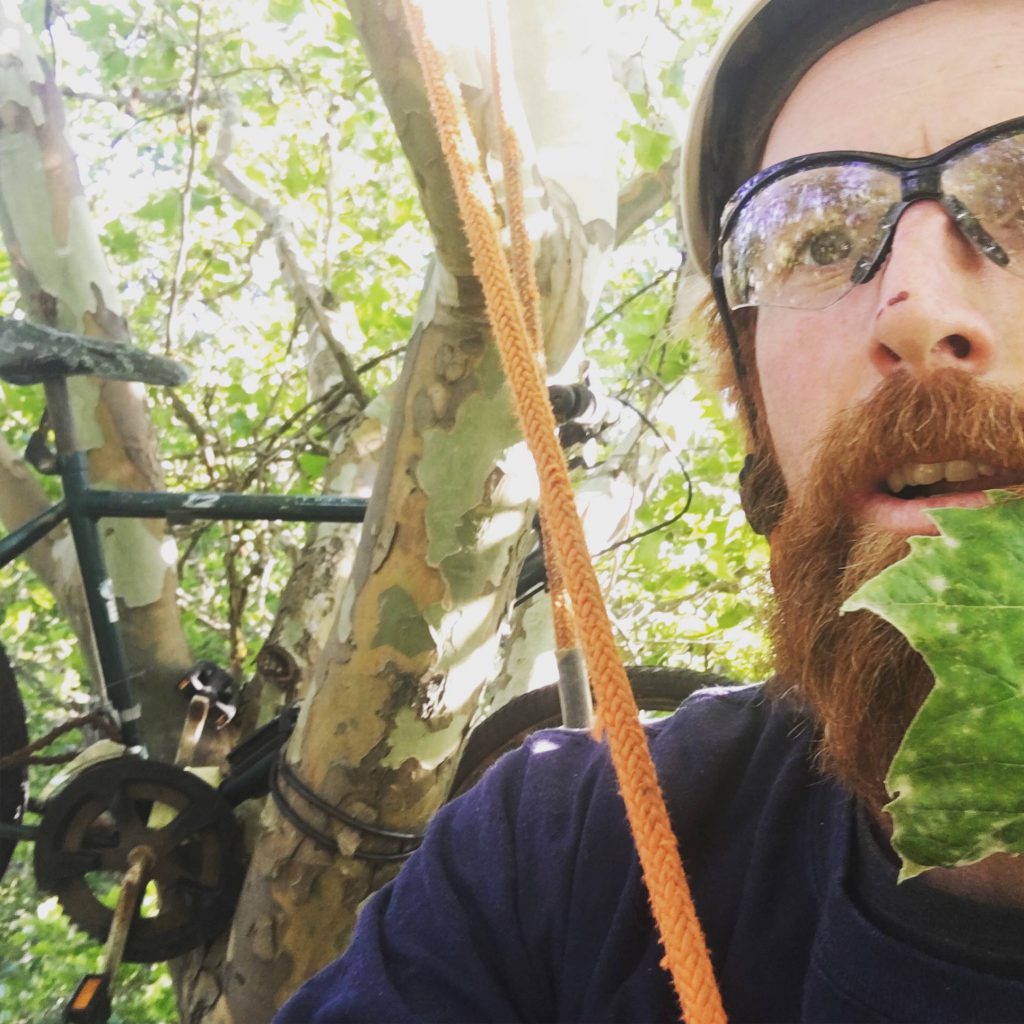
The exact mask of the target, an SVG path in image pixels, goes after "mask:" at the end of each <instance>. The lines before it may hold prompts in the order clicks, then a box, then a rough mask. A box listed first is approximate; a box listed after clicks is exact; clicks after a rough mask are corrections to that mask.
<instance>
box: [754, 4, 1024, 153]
mask: <svg viewBox="0 0 1024 1024" xmlns="http://www.w3.org/2000/svg"><path fill="white" fill-rule="evenodd" d="M1022 48H1024V0H934V2H932V3H926V4H925V5H923V6H921V7H913V8H911V9H909V10H907V11H904V12H903V13H902V14H898V15H896V16H895V17H892V18H888V19H886V20H885V21H881V22H879V23H878V24H876V25H873V26H872V27H871V28H868V29H866V30H865V31H863V32H861V33H859V34H858V35H855V36H853V37H852V38H850V39H848V40H846V41H845V42H843V43H841V44H840V45H839V46H837V47H836V48H835V49H834V50H832V51H830V52H829V53H827V54H826V55H825V56H824V57H823V58H822V59H821V60H820V61H818V63H817V64H815V65H814V66H813V67H812V68H811V70H810V71H808V72H807V74H806V75H805V76H804V77H803V78H802V79H801V80H800V82H799V83H798V85H797V87H796V88H795V89H794V91H793V92H792V94H791V95H790V97H789V98H788V99H787V100H786V103H785V104H784V105H783V107H782V110H781V111H780V112H779V116H778V117H777V118H776V120H775V124H774V126H773V128H772V131H771V134H770V135H769V138H768V144H767V146H766V149H765V154H764V159H763V161H762V166H768V165H769V164H773V163H776V162H777V161H779V160H784V159H787V158H789V157H793V156H800V155H801V154H804V153H815V152H820V151H822V150H829V149H865V150H873V151H876V152H881V153H889V154H892V155H894V156H924V155H926V154H928V153H932V152H934V151H935V150H937V149H941V148H942V147H943V146H945V145H948V144H949V143H950V142H955V141H956V140H957V139H959V138H962V137H963V136H965V135H969V134H970V133H971V132H974V131H978V130H979V129H981V128H985V127H987V126H988V125H991V124H996V123H998V122H999V121H1005V120H1008V119H1009V118H1012V117H1019V116H1022V115H1024V61H1022V60H1021V57H1020V54H1021V51H1022Z"/></svg>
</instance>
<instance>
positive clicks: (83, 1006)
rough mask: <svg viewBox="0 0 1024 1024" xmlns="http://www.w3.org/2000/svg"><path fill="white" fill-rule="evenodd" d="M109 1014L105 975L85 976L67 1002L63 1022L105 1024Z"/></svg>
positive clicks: (108, 995) (107, 981) (107, 985)
mask: <svg viewBox="0 0 1024 1024" xmlns="http://www.w3.org/2000/svg"><path fill="white" fill-rule="evenodd" d="M110 1012H111V1002H110V979H109V978H108V977H107V976H106V975H105V974H87V975H86V976H85V977H84V978H82V980H81V981H80V982H79V983H78V987H77V988H76V989H75V991H74V994H73V995H72V996H71V998H70V999H69V1000H68V1001H67V1004H66V1005H65V1007H64V1020H65V1021H67V1022H69V1024H106V1022H107V1021H108V1020H110Z"/></svg>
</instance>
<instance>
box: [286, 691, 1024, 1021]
mask: <svg viewBox="0 0 1024 1024" xmlns="http://www.w3.org/2000/svg"><path fill="white" fill-rule="evenodd" d="M812 739H813V735H812V730H811V727H810V726H809V724H808V723H807V721H806V720H805V719H803V718H801V717H800V716H799V715H797V714H796V713H794V712H793V711H792V710H790V709H788V708H786V707H784V706H780V705H777V704H774V703H769V702H767V701H766V700H765V699H764V698H763V697H762V695H761V692H760V690H759V688H757V687H738V688H730V689H715V690H707V691H702V692H700V693H698V694H696V695H694V696H693V697H691V698H690V699H689V700H688V701H687V702H686V703H685V704H684V705H683V706H682V708H681V709H680V710H679V711H678V712H676V714H675V715H673V716H672V717H671V718H670V719H667V720H666V721H664V722H662V723H659V724H658V725H656V726H654V727H653V729H652V730H651V746H652V751H653V754H654V758H655V763H656V765H657V768H658V774H659V777H660V779H661V782H662V786H663V788H664V790H665V792H666V799H667V801H668V806H669V812H670V814H671V816H672V822H673V826H674V828H675V832H676V836H677V837H678V839H679V843H680V848H681V851H682V856H683V862H684V864H685V866H686V870H687V874H688V876H689V878H690V883H691V887H692V890H693V894H694V900H695V902H696V905H697V911H698V914H699V916H700V919H701V922H702V924H703V927H704V931H705V935H706V938H707V942H708V946H709V948H710V950H711V956H712V960H713V963H714V968H715V974H716V977H717V979H718V983H719V988H720V990H721V993H722V998H723V1001H724V1003H725V1010H726V1013H727V1015H728V1017H729V1020H730V1021H732V1022H734V1024H737V1022H741V1021H764V1022H767V1021H783V1022H794V1021H808V1022H817V1024H824V1022H865V1021H900V1022H916V1021H950V1022H962V1021H986V1022H995V1021H1024V983H1022V982H1021V981H1018V980H1015V979H1014V978H1012V977H1006V976H998V975H995V974H989V973H985V972H983V971H980V970H978V969H976V968H975V967H970V966H966V965H964V964H962V963H956V962H953V961H951V960H948V959H943V958H941V957H940V956H937V955H935V953H934V951H932V952H925V951H924V950H923V949H922V948H921V947H920V946H919V945H916V944H914V943H912V942H909V941H907V940H906V938H905V937H901V938H896V937H893V935H892V934H891V933H890V932H888V931H885V930H883V929H882V928H881V927H880V926H879V925H878V924H876V923H875V921H877V917H872V918H869V917H868V916H866V915H865V913H864V912H863V911H862V910H861V909H860V904H859V902H858V901H857V900H856V899H855V898H854V895H853V893H852V891H851V877H852V862H853V859H854V856H855V850H856V847H857V842H856V837H857V829H856V828H855V826H854V823H855V820H856V817H857V815H856V813H855V812H856V809H855V806H854V803H853V801H852V800H851V798H850V797H849V795H848V794H847V793H846V792H845V791H844V790H843V789H842V788H841V787H840V786H839V785H838V784H836V783H835V782H832V781H830V780H827V779H825V778H823V777H822V776H821V775H819V774H818V773H817V772H816V771H815V770H814V768H813V766H812V764H811V758H810V756H809V754H810V745H811V742H812ZM884 884H885V883H884V882H883V890H882V896H881V899H882V903H883V904H884ZM892 885H893V886H895V870H893V873H892ZM894 891H895V890H894ZM872 898H873V901H874V905H875V906H878V905H879V903H878V900H879V893H878V886H877V885H876V886H874V889H873V897H872ZM950 903H951V905H955V906H957V907H962V908H964V909H965V910H966V911H967V913H970V904H967V903H966V901H961V900H950ZM660 959H661V947H660V944H659V942H658V938H657V935H656V932H655V929H654V926H653V923H652V921H651V917H650V913H649V910H648V906H647V896H646V891H645V889H644V886H643V883H642V880H641V877H640V869H639V866H638V863H637V860H636V854H635V852H634V850H633V845H632V841H631V838H630V834H629V830H628V828H627V826H626V822H625V813H624V810H623V806H622V801H621V798H620V797H619V795H618V791H617V789H616V785H615V780H614V776H613V773H612V769H611V766H610V763H609V759H608V755H607V750H606V748H605V747H604V746H603V745H601V744H597V743H594V742H593V741H592V740H591V739H590V738H589V737H588V736H587V735H585V734H583V733H579V732H570V731H566V730H558V731H550V732H544V733H538V734H536V735H535V736H534V737H533V738H531V740H530V741H529V742H528V743H527V744H526V745H525V746H524V747H523V748H521V749H520V750H518V751H516V752H515V753H513V754H510V755H508V756H507V757H505V758H504V759H502V761H500V762H499V764H498V765H496V766H495V767H494V768H493V769H491V771H489V772H488V773H487V774H486V775H485V776H484V778H483V780H482V781H481V782H480V784H479V785H478V786H477V787H476V788H475V789H474V790H472V791H471V792H470V793H468V794H466V795H465V796H464V797H462V798H460V799H459V800H457V801H455V802H454V803H452V804H450V805H449V806H447V807H445V808H444V809H443V810H442V811H441V812H440V813H439V814H438V815H437V817H436V818H435V819H434V822H433V824H432V825H431V828H430V829H429V831H428V836H427V838H426V840H425V842H424V843H423V846H422V847H421V849H420V850H419V851H418V852H417V853H416V854H415V855H414V856H413V857H412V858H411V859H410V860H409V862H408V863H407V864H406V866H405V867H404V868H403V870H402V872H401V874H400V875H399V876H398V878H397V879H395V881H394V882H392V883H391V884H390V885H388V886H386V887H385V888H384V889H382V890H381V891H380V892H379V893H377V894H376V896H374V897H373V898H372V899H371V900H370V901H369V902H368V903H367V905H366V906H365V908H364V909H363V911H362V913H361V915H360V918H359V922H358V926H357V928H356V932H355V935H354V938H353V941H352V944H351V946H350V948H349V950H348V952H347V953H346V954H345V955H344V956H343V957H342V958H341V959H340V960H338V961H336V962H335V963H333V964H331V965H330V966H329V967H327V968H325V969H324V970H323V971H321V972H320V973H319V974H317V975H316V976H315V977H314V978H312V979H311V980H310V981H309V982H307V983H306V984H305V985H304V986H303V987H302V988H301V989H300V990H299V991H298V992H297V993H296V994H295V996H293V997H292V999H291V1000H290V1001H289V1002H288V1003H287V1004H286V1005H285V1006H284V1007H283V1008H282V1010H281V1012H280V1014H279V1015H278V1017H277V1018H276V1019H275V1024H312V1022H315V1024H324V1022H339V1021H388V1022H404V1021H438V1022H461V1021H474V1022H478V1021H587V1022H598V1021H672V1020H678V1019H679V1012H678V1008H677V1005H676V1003H675V999H674V996H673V993H672V990H671V985H670V982H669V979H668V977H667V976H666V974H665V973H664V972H663V971H662V969H661V968H660V967H659V961H660Z"/></svg>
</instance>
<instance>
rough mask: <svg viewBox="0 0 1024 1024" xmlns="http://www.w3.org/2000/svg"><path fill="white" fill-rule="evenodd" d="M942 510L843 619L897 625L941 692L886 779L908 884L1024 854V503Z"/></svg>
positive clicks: (1005, 500)
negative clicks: (865, 615)
mask: <svg viewBox="0 0 1024 1024" xmlns="http://www.w3.org/2000/svg"><path fill="white" fill-rule="evenodd" d="M988 493H989V496H990V497H991V499H992V503H991V504H990V505H989V506H987V507H984V508H977V509H964V508H938V509H932V510H930V512H929V515H930V516H931V517H932V518H933V519H934V520H935V522H936V524H937V525H938V527H939V536H937V537H911V538H910V554H908V555H907V556H906V557H905V558H904V559H902V560H901V561H899V562H896V563H895V564H894V565H891V566H889V567H888V568H887V569H885V570H883V571H882V572H881V573H879V574H878V575H877V576H875V577H874V578H873V579H871V580H869V581H868V582H867V583H865V584H864V585H863V586H862V587H861V588H860V589H859V590H858V591H857V592H856V593H855V594H854V595H853V596H852V597H851V598H850V599H849V600H848V601H847V602H846V603H845V604H844V605H843V609H842V610H843V611H844V612H847V611H855V610H859V609H864V610H867V611H871V612H874V613H875V614H876V615H880V616H881V617H882V618H883V619H885V620H886V621H888V622H890V623H892V625H894V626H895V627H896V628H897V629H898V630H900V632H901V633H903V634H904V636H905V637H906V638H907V640H908V641H909V643H910V644H911V645H912V646H913V647H914V649H915V650H917V651H918V652H919V653H920V654H921V656H922V657H923V658H924V659H925V661H926V662H927V664H928V667H929V668H930V669H931V671H932V673H933V674H934V676H935V685H934V687H933V688H932V691H931V693H930V694H929V695H928V697H927V698H926V700H925V701H924V703H923V704H922V705H921V708H920V710H919V711H918V713H917V715H916V716H915V718H914V720H913V721H912V722H911V724H910V727H909V728H908V730H907V732H906V735H905V736H904V738H903V742H902V743H901V744H900V747H899V750H898V751H897V752H896V756H895V757H894V758H893V762H892V765H891V766H890V768H889V773H888V775H887V776H886V780H885V783H886V787H887V789H888V790H889V792H890V793H892V794H894V799H893V800H892V801H891V802H890V803H889V804H888V805H887V806H886V810H887V811H889V813H890V814H891V815H892V819H893V836H892V845H893V848H894V849H895V850H896V852H897V853H898V854H899V856H900V858H901V859H902V862H903V867H902V870H901V872H900V880H901V881H902V880H904V879H906V878H912V877H913V876H914V875H917V874H920V873H921V872H922V871H926V870H927V869H928V868H932V867H956V866H961V865H964V864H972V863H974V862H975V861H978V860H981V859H982V858H984V857H987V856H989V855H990V854H992V853H997V852H1008V853H1024V501H1022V500H1020V499H1019V498H1017V497H1016V496H1015V495H1010V494H1008V493H1007V492H1005V491H990V492H988Z"/></svg>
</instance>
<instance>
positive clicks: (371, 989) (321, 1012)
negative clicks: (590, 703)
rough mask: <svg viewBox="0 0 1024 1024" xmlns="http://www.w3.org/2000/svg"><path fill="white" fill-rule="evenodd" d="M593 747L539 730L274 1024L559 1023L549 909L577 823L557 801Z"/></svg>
mask: <svg viewBox="0 0 1024 1024" xmlns="http://www.w3.org/2000/svg"><path fill="white" fill-rule="evenodd" d="M599 750H600V747H599V745H598V744H595V743H593V742H592V741H591V740H589V738H587V737H586V736H585V735H582V734H579V733H572V732H568V731H555V732H545V733H538V734H537V735H536V736H534V737H532V738H531V739H530V741H529V742H528V743H527V744H526V745H525V746H524V747H523V748H520V750H518V751H516V752H514V753H512V754H510V755H507V756H506V757H505V758H503V759H502V760H501V762H499V764H498V765H496V766H495V767H494V768H492V769H491V770H490V771H489V772H488V773H487V774H486V775H485V776H484V778H483V779H482V780H481V782H480V783H479V784H478V785H477V786H476V787H475V788H474V789H473V790H471V791H470V792H469V793H467V794H466V795H465V796H463V797H461V798H460V799H458V800H456V801H454V802H453V803H451V804H449V805H447V806H446V807H444V808H442V810H441V811H440V812H439V813H438V814H437V816H436V817H435V818H434V821H433V822H432V823H431V826H430V828H429V829H428V831H427V836H426V838H425V840H424V842H423V844H422V846H421V847H420V849H419V850H417V852H416V853H415V854H413V856H412V857H411V858H410V859H409V861H408V862H407V863H406V865H405V866H404V867H403V869H402V871H401V872H400V873H399V875H398V876H397V878H395V879H394V880H393V881H392V882H390V883H389V884H387V885H386V886H385V887H384V888H383V889H381V890H380V891H379V892H378V893H377V894H375V895H374V896H373V897H372V898H371V899H370V900H369V901H368V902H367V903H366V905H365V906H364V907H363V909H362V911H361V912H360V915H359V919H358V922H357V925H356V929H355V933H354V935H353V939H352V942H351V944H350V946H349V949H348V951H347V952H346V953H345V954H344V955H343V956H342V957H341V958H340V959H338V960H336V961H335V962H334V963H332V964H330V965H329V966H328V967H326V968H325V969H324V970H322V971H321V972H320V973H319V974H317V975H315V976H314V977H313V978H311V979H310V980H309V981H308V982H306V983H305V984H304V985H303V986H302V987H301V988H300V989H299V990H298V992H296V993H295V995H294V996H292V998H291V999H290V1000H289V1001H288V1002H287V1003H286V1004H285V1005H284V1006H283V1007H282V1009H281V1010H280V1012H279V1013H278V1015H277V1017H276V1018H275V1021H274V1024H326V1022H328V1021H330V1022H343V1021H388V1022H396V1024H397V1022H403V1021H439V1022H440V1021H444V1022H458V1021H540V1020H554V1019H557V1016H558V1012H557V1009H556V1002H557V996H556V993H555V981H554V976H553V970H552V966H551V965H552V964H553V963H554V962H555V959H556V952H555V948H554V947H555V946H556V945H557V944H558V942H559V926H558V922H559V920H560V917H564V915H560V914H559V910H558V901H559V898H560V897H559V893H560V892H561V893H563V894H564V892H565V891H567V889H568V888H570V887H571V873H572V863H571V860H572V850H573V849H574V847H575V846H576V842H574V840H573V834H574V833H575V832H576V829H575V828H574V827H573V820H574V819H576V820H578V819H579V816H580V811H579V809H578V808H576V807H575V806H574V805H575V804H576V803H577V802H578V797H576V796H573V795H570V796H569V798H568V799H567V794H575V793H577V792H578V791H579V787H575V786H574V785H573V779H574V777H575V778H577V779H578V778H579V777H580V776H581V775H583V774H587V766H588V764H589V763H590V762H593V761H594V760H595V759H596V758H599V757H600V754H599ZM584 788H586V787H584ZM525 794H528V796H526V795H525ZM561 898H562V899H563V900H564V895H563V896H562V897H561Z"/></svg>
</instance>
